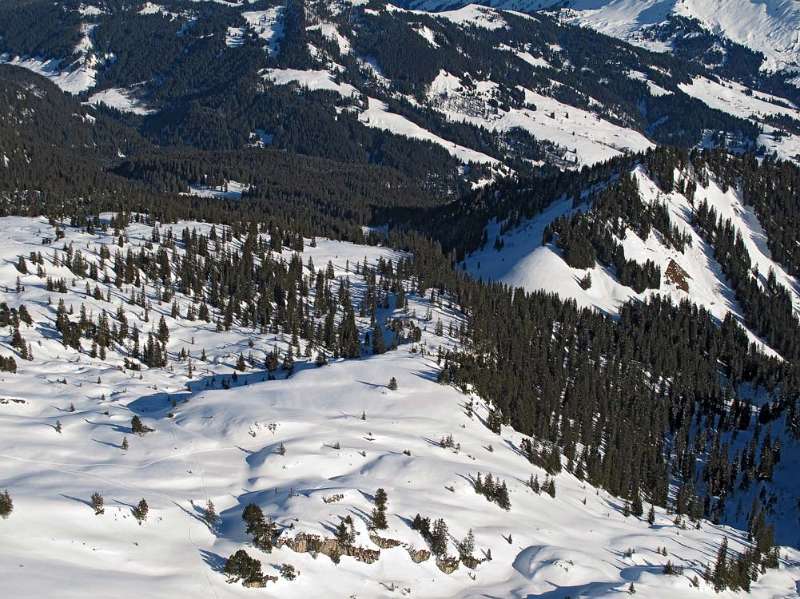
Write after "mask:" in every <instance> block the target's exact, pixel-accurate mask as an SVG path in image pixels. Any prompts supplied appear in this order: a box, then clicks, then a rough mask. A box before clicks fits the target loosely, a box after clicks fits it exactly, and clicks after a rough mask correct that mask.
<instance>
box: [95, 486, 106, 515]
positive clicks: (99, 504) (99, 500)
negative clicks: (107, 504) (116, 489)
mask: <svg viewBox="0 0 800 599" xmlns="http://www.w3.org/2000/svg"><path fill="white" fill-rule="evenodd" d="M92 507H93V508H94V513H95V515H96V516H99V515H100V514H102V513H104V512H105V511H106V510H105V508H104V507H103V496H102V495H100V493H98V492H97V491H95V492H94V493H92Z"/></svg>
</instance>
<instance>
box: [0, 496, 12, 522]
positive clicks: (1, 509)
mask: <svg viewBox="0 0 800 599" xmlns="http://www.w3.org/2000/svg"><path fill="white" fill-rule="evenodd" d="M13 511H14V502H13V501H12V500H11V495H9V494H8V489H6V490H5V491H3V492H2V493H0V518H3V519H4V520H5V519H6V518H8V517H9V516H10V515H11V512H13Z"/></svg>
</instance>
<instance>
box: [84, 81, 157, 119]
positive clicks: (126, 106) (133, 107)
mask: <svg viewBox="0 0 800 599" xmlns="http://www.w3.org/2000/svg"><path fill="white" fill-rule="evenodd" d="M89 103H90V104H105V105H106V106H109V107H111V108H115V109H117V110H119V111H120V112H129V113H131V114H138V115H148V114H152V113H153V112H154V111H153V110H152V109H150V108H148V107H147V106H145V105H144V104H143V103H142V102H141V101H140V100H138V99H137V98H136V97H134V96H133V95H132V93H131V90H127V89H122V88H116V87H112V88H110V89H105V90H103V91H101V92H97V93H96V94H92V95H91V96H89Z"/></svg>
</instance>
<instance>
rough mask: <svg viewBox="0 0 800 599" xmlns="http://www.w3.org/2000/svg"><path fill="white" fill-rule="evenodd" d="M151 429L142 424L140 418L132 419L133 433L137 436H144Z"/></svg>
mask: <svg viewBox="0 0 800 599" xmlns="http://www.w3.org/2000/svg"><path fill="white" fill-rule="evenodd" d="M148 430H149V429H148V428H147V427H146V426H145V425H144V424H143V423H142V419H141V418H139V417H138V416H134V417H133V418H131V432H132V433H134V434H135V435H143V434H145V433H146V432H147V431H148Z"/></svg>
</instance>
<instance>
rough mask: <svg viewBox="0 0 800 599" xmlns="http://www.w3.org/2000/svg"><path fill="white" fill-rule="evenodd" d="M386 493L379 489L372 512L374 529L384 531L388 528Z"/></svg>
mask: <svg viewBox="0 0 800 599" xmlns="http://www.w3.org/2000/svg"><path fill="white" fill-rule="evenodd" d="M387 500H388V496H387V495H386V491H384V490H383V489H378V490H377V491H376V492H375V509H373V510H372V528H376V529H378V530H383V529H385V528H387V527H388V524H387V522H386V502H387Z"/></svg>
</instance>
